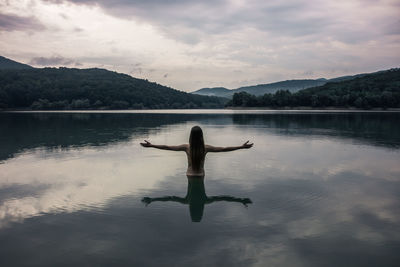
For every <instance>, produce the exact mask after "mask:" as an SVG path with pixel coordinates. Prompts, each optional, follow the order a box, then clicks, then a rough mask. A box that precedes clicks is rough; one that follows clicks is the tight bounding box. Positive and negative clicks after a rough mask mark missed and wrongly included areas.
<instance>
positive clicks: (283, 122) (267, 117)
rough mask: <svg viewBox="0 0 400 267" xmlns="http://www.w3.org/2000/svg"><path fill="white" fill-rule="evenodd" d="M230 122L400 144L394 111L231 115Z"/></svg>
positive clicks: (281, 131) (290, 132)
mask: <svg viewBox="0 0 400 267" xmlns="http://www.w3.org/2000/svg"><path fill="white" fill-rule="evenodd" d="M233 123H234V124H246V125H247V124H249V125H262V126H263V128H267V129H268V128H269V129H270V130H271V131H274V132H277V133H279V134H288V135H310V136H312V135H318V136H321V135H322V136H334V137H341V138H352V139H356V140H358V141H361V142H365V143H368V144H372V145H378V146H386V147H392V148H398V147H400V113H398V112H393V113H389V112H387V113H386V112H385V113H379V112H378V113H359V112H354V113H311V114H310V113H301V114H300V113H294V114H293V113H292V114H254V115H251V116H248V115H246V114H235V115H233Z"/></svg>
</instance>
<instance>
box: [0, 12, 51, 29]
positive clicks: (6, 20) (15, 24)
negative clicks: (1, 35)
mask: <svg viewBox="0 0 400 267" xmlns="http://www.w3.org/2000/svg"><path fill="white" fill-rule="evenodd" d="M44 29H46V27H45V26H44V25H43V24H42V23H41V22H40V21H39V20H38V19H37V18H35V17H32V16H30V17H22V16H18V15H15V14H4V13H0V31H42V30H44Z"/></svg>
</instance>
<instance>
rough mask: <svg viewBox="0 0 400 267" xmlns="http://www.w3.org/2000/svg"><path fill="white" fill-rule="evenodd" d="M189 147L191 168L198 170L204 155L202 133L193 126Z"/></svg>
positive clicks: (197, 127) (198, 128)
mask: <svg viewBox="0 0 400 267" xmlns="http://www.w3.org/2000/svg"><path fill="white" fill-rule="evenodd" d="M189 145H190V157H191V159H192V168H193V169H194V170H199V169H200V167H201V162H202V161H203V160H204V154H205V148H204V138H203V131H202V130H201V128H200V127H199V126H194V127H193V128H192V130H191V131H190V138H189Z"/></svg>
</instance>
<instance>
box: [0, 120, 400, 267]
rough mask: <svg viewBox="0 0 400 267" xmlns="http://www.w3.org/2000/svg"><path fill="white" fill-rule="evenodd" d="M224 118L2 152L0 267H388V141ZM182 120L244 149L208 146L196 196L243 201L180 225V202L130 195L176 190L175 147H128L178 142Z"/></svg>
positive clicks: (393, 235)
mask: <svg viewBox="0 0 400 267" xmlns="http://www.w3.org/2000/svg"><path fill="white" fill-rule="evenodd" d="M229 121H230V122H232V120H231V117H229V116H228V117H227V118H225V117H217V118H204V117H201V118H200V119H197V118H195V119H190V118H189V119H187V118H185V119H184V120H183V121H174V122H173V123H168V121H166V122H165V124H164V125H159V126H156V127H151V126H149V127H147V128H146V127H145V128H144V129H145V130H143V131H140V132H139V133H137V134H134V135H133V134H132V135H131V137H129V138H127V139H120V140H116V141H115V142H110V143H108V144H104V145H100V146H93V145H90V146H85V145H82V144H80V145H79V146H67V147H60V146H57V144H56V145H55V146H52V147H51V148H50V147H46V146H44V145H41V146H38V147H31V148H29V149H25V150H23V151H22V152H19V154H15V155H16V156H15V157H13V158H8V159H6V160H4V161H3V162H2V163H1V164H0V241H1V243H2V244H3V245H1V248H2V249H1V252H0V259H1V260H0V263H3V264H6V265H4V266H8V265H10V264H12V263H19V264H24V263H27V262H30V263H34V264H37V265H43V264H44V265H57V266H58V265H63V264H65V263H66V262H68V265H71V264H76V265H82V263H85V262H86V263H87V262H91V263H95V264H96V263H98V264H96V265H102V264H104V265H110V264H112V265H131V264H136V265H139V264H141V265H145V266H151V265H159V264H160V263H162V264H163V265H166V266H171V265H187V264H190V265H192V266H204V265H229V266H248V265H253V266H265V265H268V266H274V265H279V266H377V265H380V266H395V264H396V263H397V262H398V260H399V256H397V251H398V249H399V248H400V234H399V233H400V231H399V230H400V224H399V223H400V216H399V214H400V212H399V211H400V210H399V209H400V208H399V207H400V197H399V196H400V186H399V182H400V181H399V180H400V178H399V177H400V165H399V164H398V163H399V159H400V153H399V150H398V149H396V148H391V147H389V146H379V144H378V146H375V145H372V144H373V143H371V144H369V143H366V142H365V140H366V137H363V138H362V139H360V140H362V142H359V141H358V140H359V139H357V138H349V136H350V137H351V135H350V134H348V133H346V134H345V138H342V137H341V134H340V132H336V133H334V134H332V131H334V129H333V130H332V129H331V130H330V134H327V135H323V134H321V132H323V131H321V130H320V131H318V134H316V135H305V134H295V132H296V130H295V129H293V128H290V127H289V128H279V127H276V126H275V128H273V129H272V128H269V127H267V126H266V125H267V124H265V125H264V126H263V125H262V123H261V122H260V120H258V121H257V123H254V124H252V120H249V122H248V123H247V124H246V123H243V122H241V123H239V124H232V123H229ZM221 122H223V123H221ZM254 122H255V121H254ZM397 122H398V121H397ZM194 124H199V125H201V126H202V127H203V129H204V133H205V140H206V142H207V143H209V144H213V145H221V146H225V145H236V144H240V143H242V142H244V141H246V140H248V139H250V140H251V141H253V142H254V143H255V146H254V148H253V149H251V150H242V151H235V152H230V153H219V154H217V153H215V154H209V155H208V156H207V160H206V179H205V189H206V193H207V195H209V196H215V195H229V196H234V197H246V198H250V199H251V200H252V201H253V204H251V205H249V206H248V207H247V208H245V207H244V206H243V205H242V204H240V203H227V202H218V203H213V204H212V205H207V206H206V207H205V209H204V215H203V218H202V221H201V222H200V223H193V222H192V221H191V219H190V215H189V208H188V206H187V205H181V204H179V203H170V202H162V203H159V202H155V203H151V205H149V206H147V207H145V205H144V204H143V203H141V199H142V197H144V196H149V197H161V196H181V197H184V196H185V194H186V189H187V179H186V177H185V172H186V156H185V155H184V153H179V152H170V151H161V150H155V149H145V148H142V147H140V146H139V145H138V143H139V141H141V140H142V139H144V138H146V139H149V140H151V141H152V142H154V143H167V144H180V143H184V142H187V139H188V134H189V131H190V128H191V127H192V126H193V125H194ZM262 126H263V127H262ZM138 127H141V126H140V125H139V126H138ZM94 130H96V128H94ZM128 130H129V129H128ZM128 130H127V131H128ZM316 130H318V129H316ZM98 131H100V130H98ZM288 131H289V132H290V134H285V133H284V132H288ZM396 140H397V139H396ZM38 143H39V142H38ZM4 244H7V245H4ZM16 253H19V254H22V255H24V257H19V258H15V257H13V256H12V255H15V254H16ZM40 253H46V254H47V255H50V256H47V257H44V258H43V257H41V256H40V255H39V254H40ZM10 255H11V256H10Z"/></svg>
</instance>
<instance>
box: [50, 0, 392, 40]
mask: <svg viewBox="0 0 400 267" xmlns="http://www.w3.org/2000/svg"><path fill="white" fill-rule="evenodd" d="M46 1H47V2H52V3H64V2H70V3H73V4H80V5H88V6H99V7H101V8H102V9H103V10H104V12H106V13H108V14H110V15H112V16H115V17H118V18H124V19H132V18H135V19H139V20H142V21H146V22H150V23H151V24H153V25H156V26H157V27H158V28H160V29H162V30H163V31H164V32H165V33H166V34H168V36H170V37H173V38H174V39H178V40H180V41H183V42H186V43H189V44H195V43H198V42H200V41H201V40H202V39H203V38H206V35H216V34H223V33H229V32H235V31H238V30H240V29H242V28H249V27H250V28H255V29H258V30H260V31H263V32H267V33H269V34H273V35H277V36H291V37H300V36H310V35H315V34H321V35H326V36H333V37H334V38H335V39H338V40H341V41H343V42H349V43H356V42H359V41H362V40H370V39H373V38H375V37H376V36H377V34H378V33H381V32H382V31H384V28H386V27H388V28H389V29H388V30H389V31H390V30H391V31H393V28H394V26H393V25H398V20H397V19H396V14H391V13H390V12H386V11H384V12H383V13H384V14H382V8H380V9H377V11H378V12H376V13H375V14H374V15H373V16H371V14H370V13H368V14H366V13H365V12H363V11H360V10H359V9H365V10H372V9H373V7H374V5H373V4H372V3H366V2H364V1H362V0H360V1H354V2H352V3H351V4H345V3H342V2H341V1H338V2H337V3H334V2H330V1H319V0H314V1H305V0H300V1H298V0H288V1H285V2H284V3H281V2H279V3H276V2H271V1H259V0H253V1H246V2H245V1H241V0H217V1H210V0H208V1H198V0H189V1H186V0H169V1H161V0H152V1H139V0H134V1H127V0H116V1H106V0H46ZM381 5H382V4H381ZM385 7H386V6H385ZM388 20H389V21H390V20H396V23H395V24H393V23H392V24H390V23H389V24H388V25H386V24H387V23H386V22H387V21H388Z"/></svg>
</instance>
